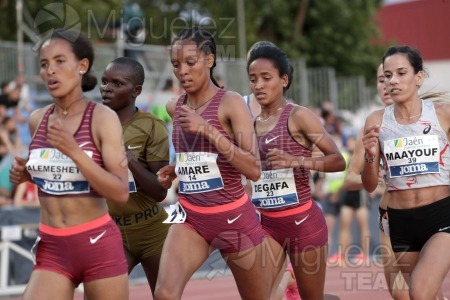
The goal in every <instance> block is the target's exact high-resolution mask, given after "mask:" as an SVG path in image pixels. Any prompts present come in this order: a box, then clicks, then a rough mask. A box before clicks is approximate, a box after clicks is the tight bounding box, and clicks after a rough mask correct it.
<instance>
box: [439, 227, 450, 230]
mask: <svg viewBox="0 0 450 300" xmlns="http://www.w3.org/2000/svg"><path fill="white" fill-rule="evenodd" d="M449 228H450V226H447V227H444V228H439V231H444V230H447V229H449Z"/></svg>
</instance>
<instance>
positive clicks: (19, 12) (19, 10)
mask: <svg viewBox="0 0 450 300" xmlns="http://www.w3.org/2000/svg"><path fill="white" fill-rule="evenodd" d="M16 22H17V67H18V70H19V73H23V72H24V69H25V66H24V57H23V31H22V25H23V0H16Z"/></svg>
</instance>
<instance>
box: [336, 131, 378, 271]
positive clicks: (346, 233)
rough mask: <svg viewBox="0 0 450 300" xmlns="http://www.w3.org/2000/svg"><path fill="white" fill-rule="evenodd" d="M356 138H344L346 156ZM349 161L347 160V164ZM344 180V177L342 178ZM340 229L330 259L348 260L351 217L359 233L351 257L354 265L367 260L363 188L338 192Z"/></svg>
mask: <svg viewBox="0 0 450 300" xmlns="http://www.w3.org/2000/svg"><path fill="white" fill-rule="evenodd" d="M355 145H356V139H355V137H354V136H349V137H348V138H347V139H346V144H345V148H346V151H347V152H348V156H349V157H351V156H352V155H353V152H354V150H355ZM349 163H350V162H348V164H349ZM344 180H345V179H344ZM339 202H340V204H341V206H340V207H341V209H340V231H339V243H338V246H339V247H338V252H337V254H335V255H334V258H330V260H331V261H333V259H336V260H337V261H339V260H342V259H344V260H345V261H346V262H347V261H348V259H349V257H348V255H349V254H351V253H350V252H351V251H350V250H351V247H350V242H351V241H353V243H354V242H355V240H356V239H355V237H353V238H352V237H351V233H352V231H351V224H352V221H353V218H355V219H356V221H357V222H356V225H357V227H358V229H359V233H360V243H361V244H360V246H361V247H360V250H361V251H359V253H356V255H355V257H354V258H353V263H354V264H355V265H361V264H363V263H365V262H367V261H368V257H369V244H370V233H369V204H370V202H369V194H368V193H367V192H366V191H365V190H363V189H358V190H347V189H342V192H341V193H340V201H339Z"/></svg>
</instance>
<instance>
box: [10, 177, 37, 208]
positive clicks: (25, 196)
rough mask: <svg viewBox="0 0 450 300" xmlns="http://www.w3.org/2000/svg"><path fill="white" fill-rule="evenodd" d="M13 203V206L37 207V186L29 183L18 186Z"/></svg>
mask: <svg viewBox="0 0 450 300" xmlns="http://www.w3.org/2000/svg"><path fill="white" fill-rule="evenodd" d="M13 202H14V205H15V206H39V201H38V189H37V186H36V185H35V184H34V183H31V182H29V181H26V182H23V183H21V184H19V185H18V186H17V187H16V188H15V190H14V200H13Z"/></svg>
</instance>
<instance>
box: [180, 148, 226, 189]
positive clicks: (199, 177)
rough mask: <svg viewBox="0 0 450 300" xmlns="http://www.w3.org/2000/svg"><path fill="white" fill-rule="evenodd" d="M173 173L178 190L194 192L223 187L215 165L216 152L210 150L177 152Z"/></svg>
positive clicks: (217, 167)
mask: <svg viewBox="0 0 450 300" xmlns="http://www.w3.org/2000/svg"><path fill="white" fill-rule="evenodd" d="M176 158H177V162H176V168H175V173H176V174H177V176H178V179H179V185H178V190H179V192H180V193H184V194H195V193H202V192H208V191H214V190H219V189H223V180H222V175H221V174H220V170H219V166H218V165H217V154H215V153H210V152H189V153H186V152H183V153H177V155H176Z"/></svg>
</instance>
